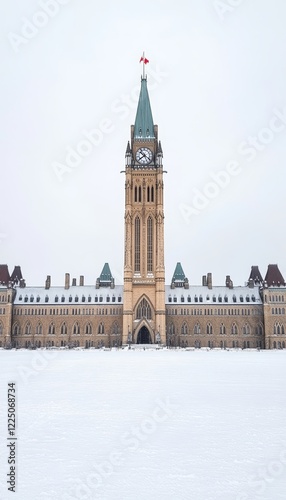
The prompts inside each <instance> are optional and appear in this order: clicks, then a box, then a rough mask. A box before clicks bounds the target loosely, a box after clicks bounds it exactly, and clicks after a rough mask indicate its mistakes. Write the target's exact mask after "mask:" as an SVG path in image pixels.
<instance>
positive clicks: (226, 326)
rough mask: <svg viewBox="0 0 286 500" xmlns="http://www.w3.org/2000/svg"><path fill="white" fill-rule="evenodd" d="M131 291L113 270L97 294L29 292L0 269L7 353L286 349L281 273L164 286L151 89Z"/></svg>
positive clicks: (85, 288)
mask: <svg viewBox="0 0 286 500" xmlns="http://www.w3.org/2000/svg"><path fill="white" fill-rule="evenodd" d="M124 172H125V213H124V225H125V239H124V283H123V285H121V284H120V285H118V284H116V283H115V281H114V278H113V276H112V272H111V270H110V267H109V264H108V263H105V264H104V266H103V269H102V272H101V274H100V276H99V277H98V278H97V279H96V281H95V283H94V284H92V285H86V284H85V282H84V277H83V276H80V278H79V281H78V282H77V280H76V279H75V278H72V279H71V278H70V275H69V274H66V275H65V280H64V282H63V286H62V287H53V286H52V284H51V277H50V276H47V279H46V282H45V283H43V286H26V283H25V280H24V278H23V276H22V271H21V268H20V266H16V267H15V269H14V270H13V272H12V274H10V272H9V269H8V266H7V265H0V347H2V348H3V347H4V348H11V347H14V348H15V347H16V348H20V347H24V348H41V347H67V348H68V347H70V348H71V347H77V346H78V347H85V348H91V347H94V348H100V347H103V346H104V347H113V346H121V345H128V344H129V345H132V344H144V345H146V344H159V345H161V346H170V347H183V348H221V349H229V348H235V349H238V348H242V349H249V348H252V349H253V348H256V349H283V348H285V342H286V338H285V328H286V315H285V307H286V283H285V280H284V278H283V276H282V274H281V272H280V270H279V268H278V266H277V265H276V264H275V265H273V264H271V265H269V266H268V270H267V272H266V275H265V277H264V279H263V277H262V275H261V273H260V270H259V268H258V266H252V268H251V271H250V274H249V278H248V281H247V284H246V285H245V286H234V285H233V282H232V280H231V277H230V276H226V280H225V284H224V285H223V286H216V285H215V284H213V280H212V275H211V273H208V274H206V275H205V276H203V277H202V283H201V284H200V285H193V284H190V283H189V280H188V278H187V277H186V276H185V274H184V271H183V267H182V265H181V263H179V262H178V263H177V265H176V268H175V270H174V274H173V278H172V280H171V283H169V284H166V283H165V265H164V170H163V151H162V146H161V142H160V141H159V137H158V126H157V125H154V122H153V117H152V110H151V106H150V100H149V95H148V89H147V78H146V77H145V76H143V77H142V78H141V91H140V96H139V102H138V107H137V113H136V118H135V123H134V125H132V126H131V137H130V141H128V144H127V149H126V154H125V171H124Z"/></svg>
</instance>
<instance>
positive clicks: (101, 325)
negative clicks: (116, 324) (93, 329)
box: [98, 322, 104, 335]
mask: <svg viewBox="0 0 286 500" xmlns="http://www.w3.org/2000/svg"><path fill="white" fill-rule="evenodd" d="M98 334H99V335H104V323H102V322H101V323H99V325H98Z"/></svg>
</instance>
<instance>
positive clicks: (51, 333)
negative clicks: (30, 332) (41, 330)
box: [48, 323, 55, 335]
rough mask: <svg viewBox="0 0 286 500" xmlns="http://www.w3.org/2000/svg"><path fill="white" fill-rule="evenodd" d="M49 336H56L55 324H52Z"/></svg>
mask: <svg viewBox="0 0 286 500" xmlns="http://www.w3.org/2000/svg"><path fill="white" fill-rule="evenodd" d="M48 334H49V335H54V334H55V325H54V323H51V324H50V326H49V330H48Z"/></svg>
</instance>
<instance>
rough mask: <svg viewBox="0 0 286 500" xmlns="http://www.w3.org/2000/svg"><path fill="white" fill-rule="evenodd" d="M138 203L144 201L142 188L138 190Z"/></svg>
mask: <svg viewBox="0 0 286 500" xmlns="http://www.w3.org/2000/svg"><path fill="white" fill-rule="evenodd" d="M138 201H139V203H141V201H142V188H141V186H140V187H139V188H138Z"/></svg>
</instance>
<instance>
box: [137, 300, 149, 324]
mask: <svg viewBox="0 0 286 500" xmlns="http://www.w3.org/2000/svg"><path fill="white" fill-rule="evenodd" d="M135 316H136V319H143V318H146V319H149V320H150V319H152V310H151V306H150V304H149V302H148V301H147V299H146V298H145V297H143V299H141V301H140V302H139V304H138V305H137V307H136V315H135Z"/></svg>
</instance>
